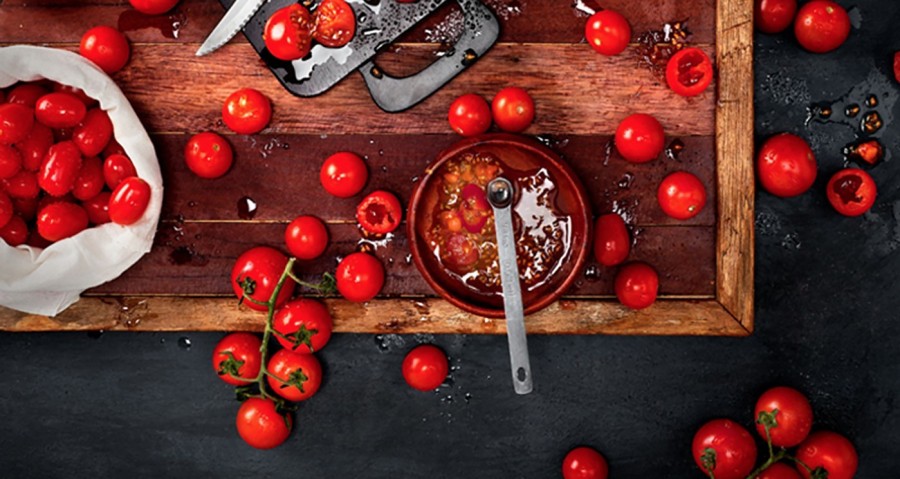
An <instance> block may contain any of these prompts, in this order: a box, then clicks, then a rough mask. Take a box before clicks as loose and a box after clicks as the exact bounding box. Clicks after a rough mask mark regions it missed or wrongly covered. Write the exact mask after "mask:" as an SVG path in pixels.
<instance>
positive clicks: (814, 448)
mask: <svg viewBox="0 0 900 479" xmlns="http://www.w3.org/2000/svg"><path fill="white" fill-rule="evenodd" d="M796 457H797V461H798V462H802V463H803V464H806V466H807V467H809V468H810V469H812V470H816V469H817V468H819V467H821V468H823V469H825V470H826V471H827V472H828V479H852V478H853V476H854V475H855V474H856V468H857V467H858V466H859V456H857V454H856V448H854V447H853V444H852V443H851V442H850V441H849V440H847V438H846V437H844V436H841V435H840V434H837V433H835V432H831V431H817V432H814V433H812V434H810V435H809V437H808V438H806V440H805V441H803V442H802V443H800V446H799V447H798V448H797V454H796ZM797 470H798V471H800V475H801V476H803V478H804V479H809V478H810V474H809V471H807V470H806V468H805V467H803V466H800V465H797Z"/></svg>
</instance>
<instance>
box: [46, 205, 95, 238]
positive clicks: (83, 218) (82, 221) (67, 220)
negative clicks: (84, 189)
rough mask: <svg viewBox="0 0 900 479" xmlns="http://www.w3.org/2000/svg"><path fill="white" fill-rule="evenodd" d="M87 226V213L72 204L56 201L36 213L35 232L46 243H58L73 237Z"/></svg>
mask: <svg viewBox="0 0 900 479" xmlns="http://www.w3.org/2000/svg"><path fill="white" fill-rule="evenodd" d="M87 226H88V216H87V212H86V211H84V208H82V207H80V206H78V205H76V204H74V203H69V202H67V201H57V202H55V203H50V204H48V205H47V206H45V207H43V208H42V209H41V210H40V211H38V216H37V232H38V234H40V235H41V237H42V238H44V239H46V240H47V241H59V240H62V239H65V238H68V237H70V236H74V235H76V234H78V233H80V232H81V231H83V230H84V229H85V228H87Z"/></svg>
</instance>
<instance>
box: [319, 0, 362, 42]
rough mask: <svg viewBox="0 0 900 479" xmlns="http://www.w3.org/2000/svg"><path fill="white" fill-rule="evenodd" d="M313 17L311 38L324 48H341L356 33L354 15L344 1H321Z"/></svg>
mask: <svg viewBox="0 0 900 479" xmlns="http://www.w3.org/2000/svg"><path fill="white" fill-rule="evenodd" d="M313 17H314V21H315V28H314V29H313V38H315V39H316V41H317V42H319V43H321V44H322V45H325V46H326V47H332V48H336V47H342V46H344V45H346V44H348V43H350V40H352V39H353V34H354V33H356V15H355V14H354V13H353V9H351V8H350V5H347V2H345V1H344V0H322V3H320V4H319V6H318V7H317V8H316V11H315V12H313Z"/></svg>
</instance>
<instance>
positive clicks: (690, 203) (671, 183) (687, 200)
mask: <svg viewBox="0 0 900 479" xmlns="http://www.w3.org/2000/svg"><path fill="white" fill-rule="evenodd" d="M656 200H657V202H658V203H659V206H660V208H662V210H663V212H664V213H665V214H667V215H669V216H670V217H672V218H675V219H677V220H687V219H690V218H693V217H694V216H697V215H698V214H700V212H701V211H703V208H704V207H705V206H706V187H705V186H703V182H702V181H700V179H699V178H697V177H696V176H694V175H692V174H690V173H688V172H686V171H676V172H674V173H670V174H669V175H668V176H666V177H665V178H664V179H663V180H662V182H661V183H660V184H659V188H658V189H657V191H656Z"/></svg>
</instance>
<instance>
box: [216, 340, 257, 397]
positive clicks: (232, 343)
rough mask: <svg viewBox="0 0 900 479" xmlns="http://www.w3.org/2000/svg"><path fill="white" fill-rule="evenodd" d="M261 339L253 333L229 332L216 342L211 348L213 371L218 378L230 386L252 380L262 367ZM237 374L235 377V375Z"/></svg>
mask: <svg viewBox="0 0 900 479" xmlns="http://www.w3.org/2000/svg"><path fill="white" fill-rule="evenodd" d="M260 346H262V341H260V339H259V337H257V336H256V335H255V334H250V333H231V334H229V335H227V336H225V337H224V338H222V339H221V340H219V342H218V343H216V347H215V348H213V355H212V365H213V371H215V372H216V374H217V375H218V376H219V379H221V380H222V381H225V382H226V383H228V384H231V385H232V386H243V385H245V384H247V382H248V381H241V379H240V378H243V379H246V380H254V379H256V376H257V375H258V374H259V370H260V368H262V354H261V353H260V350H259V348H260ZM235 376H237V377H235Z"/></svg>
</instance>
